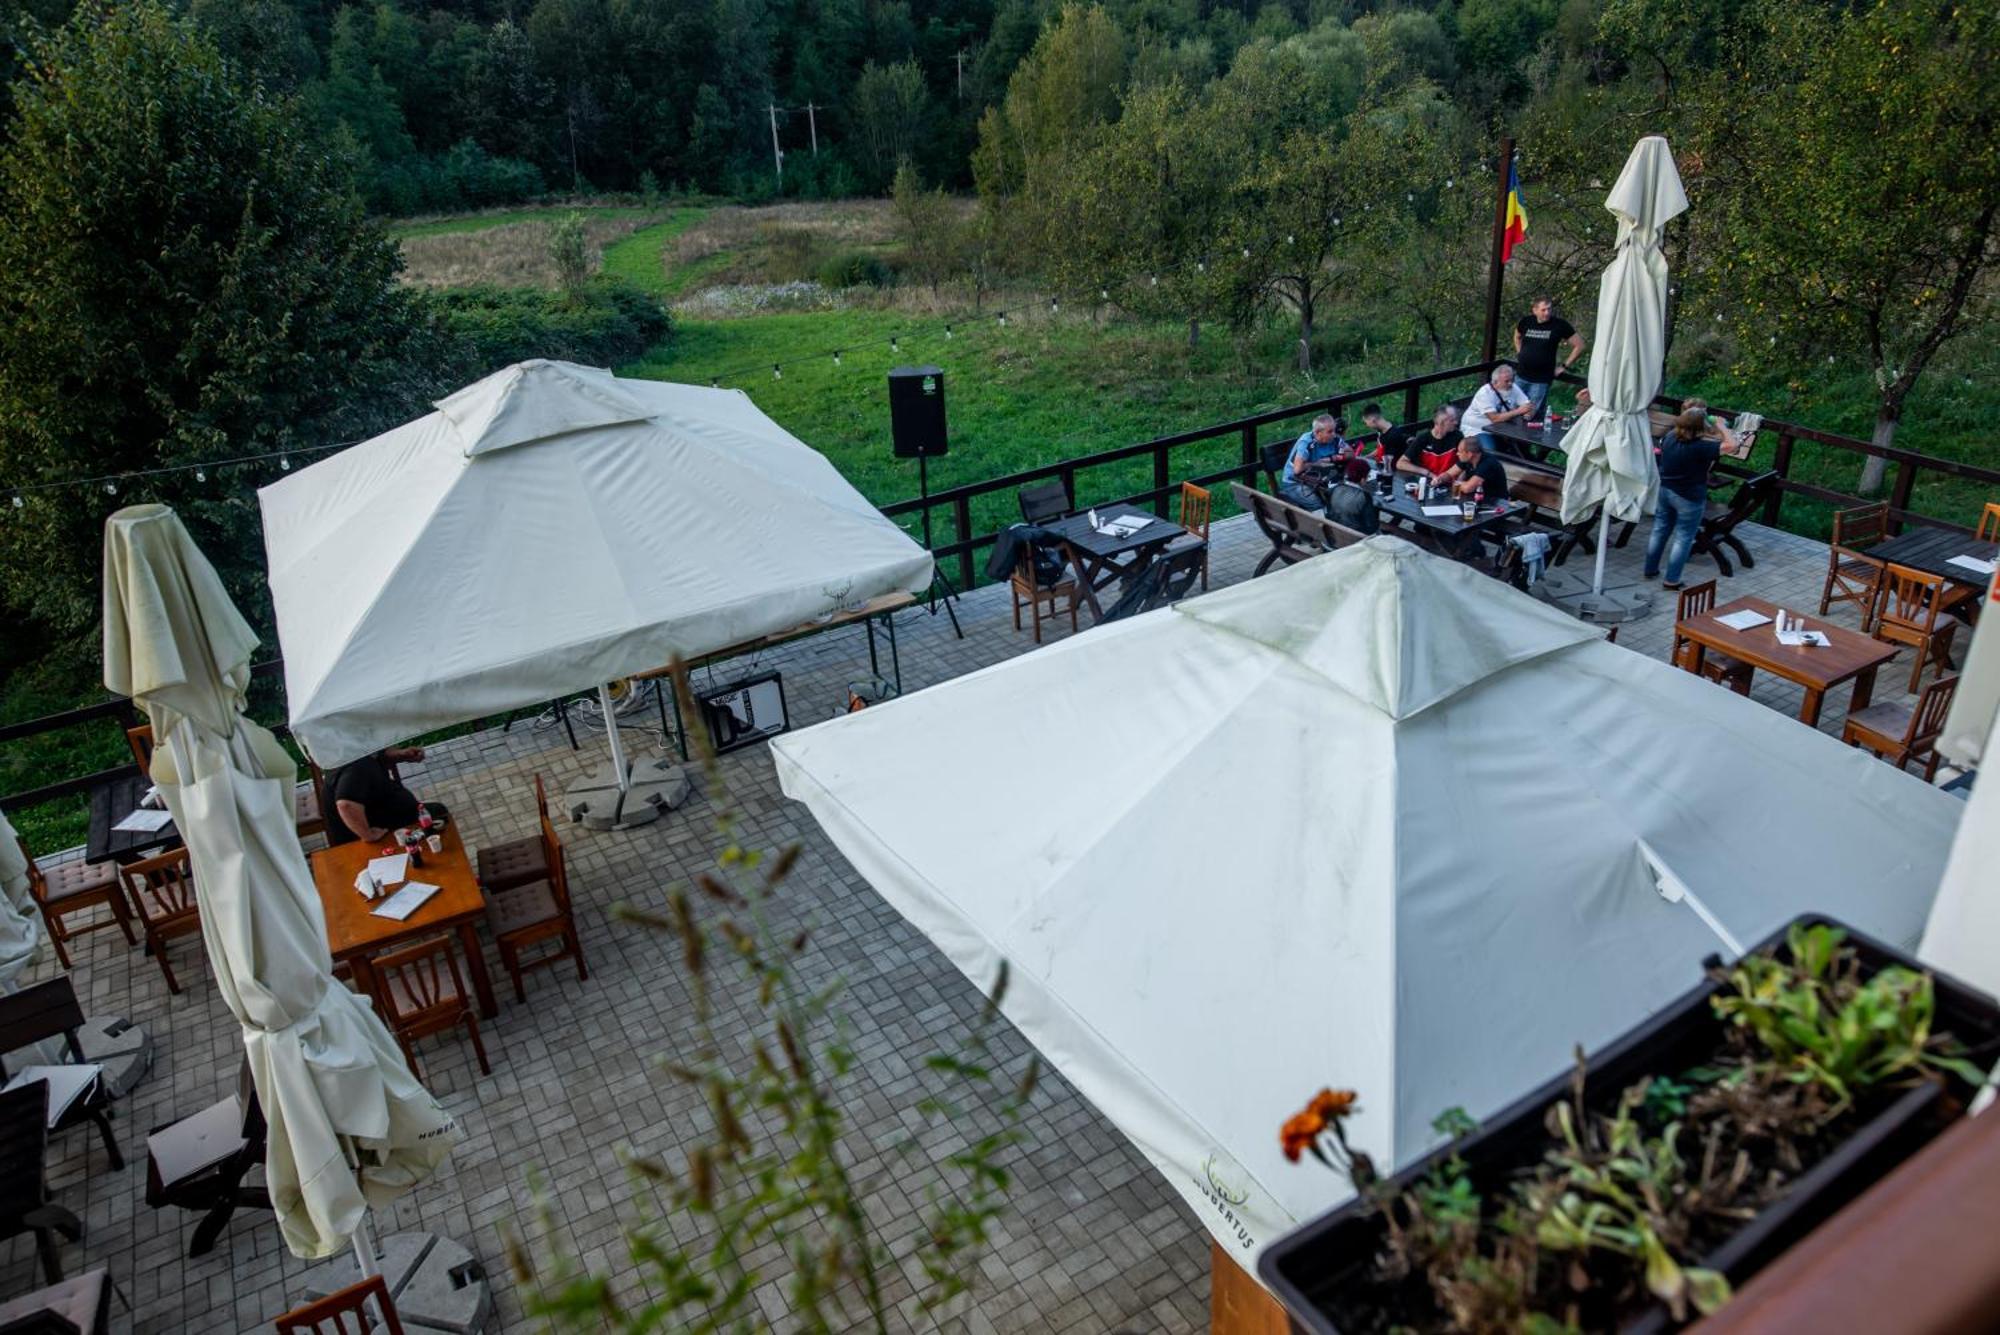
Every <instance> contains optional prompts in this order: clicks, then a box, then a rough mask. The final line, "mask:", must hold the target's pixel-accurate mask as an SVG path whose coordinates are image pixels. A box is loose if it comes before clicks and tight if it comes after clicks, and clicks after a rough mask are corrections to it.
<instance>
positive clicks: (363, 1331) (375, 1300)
mask: <svg viewBox="0 0 2000 1335" xmlns="http://www.w3.org/2000/svg"><path fill="white" fill-rule="evenodd" d="M384 1332H386V1335H403V1323H402V1320H401V1319H400V1318H399V1317H398V1316H397V1315H396V1305H395V1304H394V1303H392V1302H390V1301H389V1287H388V1285H386V1284H384V1283H383V1282H382V1277H381V1276H380V1275H370V1276H369V1277H368V1278H366V1279H364V1280H362V1281H361V1282H360V1283H359V1284H350V1285H348V1286H347V1287H346V1288H344V1289H342V1290H340V1291H339V1292H338V1293H329V1294H328V1295H327V1296H326V1297H324V1298H321V1299H320V1300H319V1301H317V1302H310V1303H307V1304H306V1305H305V1306H304V1307H297V1308H293V1309H292V1310H291V1311H289V1312H287V1313H285V1314H284V1315H283V1316H281V1317H279V1318H278V1335H383V1333H384Z"/></svg>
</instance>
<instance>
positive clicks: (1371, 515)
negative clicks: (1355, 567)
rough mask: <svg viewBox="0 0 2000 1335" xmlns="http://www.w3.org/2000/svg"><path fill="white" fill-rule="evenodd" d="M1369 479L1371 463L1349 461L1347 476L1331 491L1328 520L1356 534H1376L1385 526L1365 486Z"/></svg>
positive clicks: (1327, 510) (1328, 495)
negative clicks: (1369, 464) (1369, 465)
mask: <svg viewBox="0 0 2000 1335" xmlns="http://www.w3.org/2000/svg"><path fill="white" fill-rule="evenodd" d="M1367 480H1368V461H1367V460H1366V459H1359V458H1356V459H1349V460H1348V461H1347V475H1346V476H1345V477H1344V478H1342V479H1341V480H1340V481H1339V482H1336V483H1334V484H1333V486H1332V487H1330V488H1328V489H1327V493H1326V517H1327V518H1328V519H1331V520H1332V521H1333V522H1334V523H1336V524H1338V525H1340V526H1341V527H1342V528H1351V529H1353V530H1354V531H1355V532H1356V533H1361V534H1368V533H1373V532H1375V531H1376V530H1377V529H1379V528H1380V527H1381V526H1382V521H1381V518H1380V516H1378V515H1377V514H1376V512H1375V498H1374V497H1373V496H1371V495H1369V494H1368V488H1367V487H1365V486H1363V485H1362V484H1363V483H1365V482H1366V481H1367Z"/></svg>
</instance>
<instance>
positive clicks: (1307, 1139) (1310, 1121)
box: [1278, 1108, 1326, 1163]
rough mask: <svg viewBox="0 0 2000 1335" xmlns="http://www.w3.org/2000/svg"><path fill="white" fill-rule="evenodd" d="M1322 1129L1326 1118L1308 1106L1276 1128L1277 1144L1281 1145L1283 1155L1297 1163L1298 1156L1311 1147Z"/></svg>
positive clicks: (1324, 1126)
mask: <svg viewBox="0 0 2000 1335" xmlns="http://www.w3.org/2000/svg"><path fill="white" fill-rule="evenodd" d="M1324 1130H1326V1119H1325V1118H1324V1117H1321V1116H1320V1115H1319V1114H1318V1113H1315V1112H1314V1111H1313V1110H1312V1109H1310V1108H1308V1109H1306V1110H1305V1111H1304V1112H1302V1113H1294V1114H1293V1115H1292V1116H1291V1117H1289V1118H1287V1119H1285V1124H1284V1126H1282V1127H1280V1128H1279V1129H1278V1144H1279V1145H1280V1146H1282V1147H1283V1149H1284V1151H1285V1157H1286V1158H1287V1159H1290V1160H1291V1161H1292V1162H1293V1163H1297V1162H1298V1161H1299V1156H1300V1155H1301V1154H1304V1153H1305V1152H1306V1151H1307V1150H1309V1149H1311V1148H1312V1144H1313V1142H1314V1141H1315V1140H1318V1139H1319V1134H1320V1132H1322V1131H1324Z"/></svg>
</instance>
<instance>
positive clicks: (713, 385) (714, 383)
mask: <svg viewBox="0 0 2000 1335" xmlns="http://www.w3.org/2000/svg"><path fill="white" fill-rule="evenodd" d="M708 387H709V388H710V389H721V388H722V382H721V381H720V380H717V379H716V378H715V377H714V376H710V377H709V378H708Z"/></svg>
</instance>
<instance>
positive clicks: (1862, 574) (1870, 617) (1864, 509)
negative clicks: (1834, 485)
mask: <svg viewBox="0 0 2000 1335" xmlns="http://www.w3.org/2000/svg"><path fill="white" fill-rule="evenodd" d="M1888 536H1889V507H1888V506H1887V505H1884V504H1877V505H1862V506H1857V507H1855V508H1854V509H1852V510H1839V511H1836V512H1835V513H1834V516H1833V536H1832V538H1831V539H1829V540H1828V542H1827V551H1826V587H1825V588H1824V589H1822V590H1821V591H1820V595H1819V614H1820V615H1821V616H1825V615H1826V610H1827V608H1829V607H1831V606H1832V605H1833V604H1835V603H1859V604H1861V633H1862V634H1864V635H1865V634H1867V633H1868V628H1869V627H1870V626H1872V625H1874V623H1875V599H1876V597H1877V595H1878V594H1879V593H1880V592H1881V587H1882V562H1880V561H1877V560H1876V559H1875V558H1874V557H1872V556H1870V555H1868V553H1867V551H1865V550H1864V549H1865V548H1867V547H1870V546H1873V545H1874V544H1875V543H1878V542H1880V541H1882V539H1884V538H1886V537H1888Z"/></svg>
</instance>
